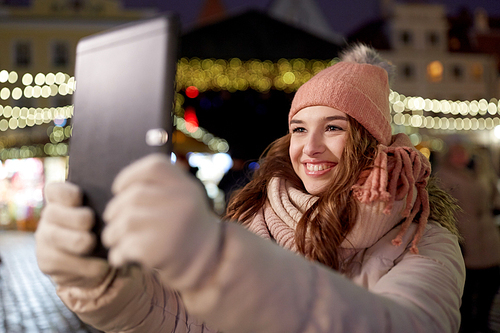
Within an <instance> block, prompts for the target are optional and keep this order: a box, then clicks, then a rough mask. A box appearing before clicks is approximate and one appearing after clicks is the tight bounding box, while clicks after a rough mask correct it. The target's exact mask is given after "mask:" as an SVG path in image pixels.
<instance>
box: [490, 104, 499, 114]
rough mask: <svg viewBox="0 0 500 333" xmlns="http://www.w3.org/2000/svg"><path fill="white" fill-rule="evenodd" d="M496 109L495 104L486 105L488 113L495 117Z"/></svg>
mask: <svg viewBox="0 0 500 333" xmlns="http://www.w3.org/2000/svg"><path fill="white" fill-rule="evenodd" d="M497 111H498V109H497V106H496V104H495V103H490V104H488V113H489V114H491V115H495V114H496V113H497Z"/></svg>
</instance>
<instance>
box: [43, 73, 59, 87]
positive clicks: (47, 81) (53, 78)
mask: <svg viewBox="0 0 500 333" xmlns="http://www.w3.org/2000/svg"><path fill="white" fill-rule="evenodd" d="M54 83H56V75H55V74H54V73H48V74H47V75H46V76H45V84H46V85H48V86H51V85H53V84H54Z"/></svg>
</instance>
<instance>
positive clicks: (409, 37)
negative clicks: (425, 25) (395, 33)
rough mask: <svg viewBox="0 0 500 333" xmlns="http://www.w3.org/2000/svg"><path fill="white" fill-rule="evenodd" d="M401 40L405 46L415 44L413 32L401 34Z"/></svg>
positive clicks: (405, 31) (406, 31)
mask: <svg viewBox="0 0 500 333" xmlns="http://www.w3.org/2000/svg"><path fill="white" fill-rule="evenodd" d="M400 39H401V42H402V43H403V45H411V44H412V43H413V34H412V33H411V31H408V30H404V31H402V32H401V34H400Z"/></svg>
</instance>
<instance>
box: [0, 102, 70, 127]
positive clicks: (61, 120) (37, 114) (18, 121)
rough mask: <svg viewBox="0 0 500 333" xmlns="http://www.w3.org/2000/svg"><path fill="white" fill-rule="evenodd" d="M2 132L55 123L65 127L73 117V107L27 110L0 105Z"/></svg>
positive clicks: (25, 108)
mask: <svg viewBox="0 0 500 333" xmlns="http://www.w3.org/2000/svg"><path fill="white" fill-rule="evenodd" d="M0 116H3V119H2V120H0V131H1V132H5V131H6V130H8V129H11V130H15V129H18V128H25V127H32V126H36V125H42V124H48V123H50V122H52V121H53V122H54V123H55V124H56V125H64V124H65V122H66V119H68V118H71V117H72V116H73V105H68V106H63V107H57V108H27V107H18V106H14V107H11V106H10V105H6V106H2V105H0Z"/></svg>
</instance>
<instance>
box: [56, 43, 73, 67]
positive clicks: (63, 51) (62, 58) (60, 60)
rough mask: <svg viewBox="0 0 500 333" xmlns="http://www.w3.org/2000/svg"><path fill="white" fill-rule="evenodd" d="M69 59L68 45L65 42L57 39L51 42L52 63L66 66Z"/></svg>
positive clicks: (57, 65)
mask: <svg viewBox="0 0 500 333" xmlns="http://www.w3.org/2000/svg"><path fill="white" fill-rule="evenodd" d="M69 64H70V61H69V45H68V43H67V42H63V41H57V42H54V43H53V44H52V65H53V66H55V67H66V66H68V65H69Z"/></svg>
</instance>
